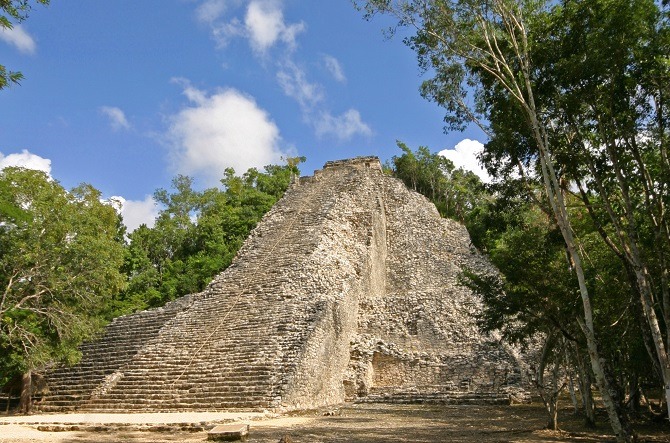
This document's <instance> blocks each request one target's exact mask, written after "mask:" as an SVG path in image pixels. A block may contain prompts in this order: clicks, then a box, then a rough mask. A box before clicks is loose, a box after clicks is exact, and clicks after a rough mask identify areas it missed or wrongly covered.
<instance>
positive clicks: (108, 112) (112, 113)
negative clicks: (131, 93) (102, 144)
mask: <svg viewBox="0 0 670 443" xmlns="http://www.w3.org/2000/svg"><path fill="white" fill-rule="evenodd" d="M100 112H101V113H102V114H103V115H105V116H107V118H109V123H110V125H112V129H114V130H115V131H118V130H120V129H130V123H128V119H127V118H126V114H124V113H123V111H122V110H121V109H119V108H116V107H114V106H101V107H100Z"/></svg>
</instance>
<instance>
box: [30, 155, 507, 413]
mask: <svg viewBox="0 0 670 443" xmlns="http://www.w3.org/2000/svg"><path fill="white" fill-rule="evenodd" d="M462 266H467V267H468V268H470V269H474V270H478V271H483V272H495V271H494V270H493V269H492V268H491V266H490V265H489V264H488V263H487V261H486V260H485V259H484V258H483V257H482V256H481V255H480V254H479V253H478V252H477V251H476V250H475V249H474V248H473V247H472V246H471V244H470V240H469V236H468V233H467V231H466V230H465V228H464V227H463V226H462V225H460V224H458V223H456V222H454V221H451V220H446V219H443V218H441V217H440V216H439V214H438V212H437V210H436V209H435V207H434V205H432V204H431V203H430V202H429V201H428V200H427V199H426V198H424V197H423V196H421V195H420V194H418V193H416V192H412V191H409V190H408V189H407V188H406V187H405V186H404V184H403V183H402V182H400V181H399V180H397V179H394V178H391V177H388V176H386V175H385V174H383V173H382V168H381V164H380V162H379V159H378V158H376V157H359V158H356V159H351V160H342V161H336V162H328V163H326V165H325V166H324V168H323V169H322V170H319V171H315V174H314V176H311V177H303V178H300V180H299V181H296V183H294V184H293V185H292V187H291V189H290V190H289V191H287V193H286V195H285V196H284V197H283V198H282V199H281V200H280V201H279V202H278V203H277V204H276V205H275V206H274V207H273V209H272V210H271V211H270V212H268V213H267V214H266V216H265V217H264V218H263V220H262V221H261V223H259V225H258V226H257V227H256V228H255V229H254V230H253V232H252V234H251V235H250V237H249V238H248V239H247V240H246V242H245V243H244V246H243V247H242V248H241V250H240V251H239V253H238V255H237V257H236V259H235V260H234V262H233V264H232V265H231V266H230V267H229V268H228V269H226V270H225V271H224V272H223V273H221V274H220V275H219V276H217V277H216V278H215V279H214V280H213V281H212V282H211V283H210V284H209V286H208V287H207V288H206V289H205V290H204V291H203V292H202V293H198V294H192V295H188V296H185V297H182V298H180V299H178V300H176V301H174V302H171V303H169V304H167V305H166V306H164V307H162V308H159V309H153V310H148V311H143V312H139V313H136V314H132V315H128V316H124V317H120V318H117V319H115V320H114V321H113V322H112V323H111V324H110V325H109V326H108V327H107V329H106V332H105V334H104V336H102V337H101V338H100V339H99V340H97V341H94V342H90V343H86V344H84V345H83V346H82V353H83V358H82V360H81V362H80V363H79V364H78V365H76V366H74V367H71V368H60V369H57V370H54V371H52V372H50V373H48V374H47V376H46V382H47V385H48V389H49V390H48V393H47V394H46V395H45V396H44V397H43V399H42V402H41V404H40V405H39V406H40V408H41V409H42V410H44V411H72V410H81V411H114V410H126V411H127V410H144V411H178V410H226V409H254V410H259V409H273V410H286V409H295V408H315V407H320V406H324V405H330V404H336V403H341V402H343V401H345V400H357V401H398V402H410V401H440V402H482V401H486V402H506V401H509V400H508V394H507V393H506V392H507V391H509V388H510V387H513V386H515V385H516V384H518V382H519V380H520V369H519V364H518V362H517V359H516V358H515V356H514V354H513V353H512V352H511V351H509V350H508V349H506V348H504V347H503V346H502V345H500V344H499V343H498V342H497V341H496V340H495V337H486V336H482V335H481V334H480V333H479V332H478V330H477V328H476V325H475V323H474V320H473V314H474V313H476V312H477V311H478V310H479V309H480V302H479V300H478V299H477V298H476V297H474V296H473V295H472V294H471V293H470V292H469V291H468V290H467V289H465V288H463V287H461V286H459V285H458V284H457V277H458V274H459V272H460V270H461V267H462Z"/></svg>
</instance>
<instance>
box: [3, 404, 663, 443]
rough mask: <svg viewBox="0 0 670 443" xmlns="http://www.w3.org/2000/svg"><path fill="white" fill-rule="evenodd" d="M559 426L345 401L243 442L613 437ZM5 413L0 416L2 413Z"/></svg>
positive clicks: (264, 427) (14, 430) (198, 435)
mask: <svg viewBox="0 0 670 443" xmlns="http://www.w3.org/2000/svg"><path fill="white" fill-rule="evenodd" d="M561 412H562V413H561V415H560V418H559V420H560V425H561V428H562V431H558V432H555V431H547V430H543V429H542V428H543V427H544V425H545V423H546V419H545V417H544V415H543V410H542V406H541V405H539V404H531V405H515V406H437V405H385V404H371V405H345V406H342V407H340V408H336V409H332V410H320V411H307V412H301V413H294V414H289V415H285V416H282V417H278V418H271V419H262V420H251V421H246V423H249V424H250V436H249V439H248V440H247V442H250V443H251V442H257V443H277V442H278V441H279V440H280V439H281V438H282V437H283V436H288V437H289V438H290V441H291V442H292V443H317V442H352V443H363V442H365V443H382V442H383V443H389V442H463V443H475V442H476V443H484V442H494V443H501V442H569V441H577V442H589V443H590V442H594V443H595V442H606V441H613V440H612V438H611V435H610V433H609V428H608V426H607V423H606V422H605V419H604V417H602V418H601V419H600V425H599V426H598V427H597V428H596V429H588V428H585V427H584V426H583V421H582V419H581V418H579V417H575V416H573V415H572V413H571V410H569V409H564V410H562V411H561ZM1 418H2V416H0V419H1ZM636 430H637V432H638V435H639V438H640V441H644V442H668V443H670V424H668V422H667V421H666V422H664V423H656V424H654V425H651V426H650V425H645V426H640V425H638V426H637V427H636ZM206 440H207V433H206V432H205V431H199V432H182V431H176V432H175V431H173V430H171V431H163V432H147V431H145V432H139V431H129V430H123V429H121V430H115V431H111V432H110V431H106V432H90V431H88V432H81V431H66V432H43V431H39V430H37V429H36V425H31V426H26V425H17V424H2V425H0V443H47V442H48V443H94V442H95V443H98V442H102V443H112V442H140V443H149V442H187V443H192V442H204V441H206Z"/></svg>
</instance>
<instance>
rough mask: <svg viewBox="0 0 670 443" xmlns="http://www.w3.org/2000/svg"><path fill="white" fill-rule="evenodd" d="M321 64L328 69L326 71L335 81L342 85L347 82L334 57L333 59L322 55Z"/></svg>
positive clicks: (330, 56) (340, 66)
mask: <svg viewBox="0 0 670 443" xmlns="http://www.w3.org/2000/svg"><path fill="white" fill-rule="evenodd" d="M323 62H324V64H325V66H326V69H328V71H329V72H330V74H331V75H332V76H333V78H334V79H335V80H337V81H338V82H340V83H344V82H346V81H347V77H345V75H344V70H343V69H342V65H341V64H340V62H339V61H338V60H337V59H336V58H335V57H333V56H332V55H324V56H323Z"/></svg>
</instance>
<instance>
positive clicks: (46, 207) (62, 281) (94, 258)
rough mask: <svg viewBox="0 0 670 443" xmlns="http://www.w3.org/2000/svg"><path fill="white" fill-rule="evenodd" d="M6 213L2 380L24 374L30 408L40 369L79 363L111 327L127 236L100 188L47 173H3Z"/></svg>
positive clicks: (0, 278) (0, 304) (0, 233)
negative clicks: (87, 345) (107, 314)
mask: <svg viewBox="0 0 670 443" xmlns="http://www.w3.org/2000/svg"><path fill="white" fill-rule="evenodd" d="M0 211H1V212H0V355H1V356H2V357H1V358H0V375H2V378H0V385H4V384H5V382H6V381H7V378H8V377H10V376H12V375H16V374H20V373H22V374H23V389H22V395H21V405H20V406H21V407H20V409H21V411H22V412H28V411H29V409H30V393H31V378H32V371H33V370H34V369H36V368H40V367H42V366H43V365H45V364H47V363H49V362H52V361H65V362H73V361H76V360H77V358H78V355H79V353H78V351H77V347H78V346H79V344H80V343H81V342H82V340H84V339H86V338H89V337H90V336H91V335H92V334H93V333H94V332H96V331H97V330H99V328H100V327H101V326H102V325H103V320H102V312H103V308H104V307H105V305H106V304H107V302H108V300H109V299H110V298H111V295H112V294H114V293H116V292H118V291H119V290H120V289H121V288H122V287H123V285H124V278H123V275H122V274H121V273H120V272H119V268H120V266H121V263H122V260H123V243H122V242H123V235H122V230H121V229H120V226H121V225H120V218H119V216H118V214H117V213H116V211H115V210H114V208H112V207H111V206H110V205H107V204H104V203H102V202H101V201H100V193H99V192H98V191H97V190H96V189H94V188H93V187H91V186H89V185H81V186H79V187H77V188H75V189H72V190H71V191H69V192H68V191H66V190H65V189H64V188H63V187H62V186H61V185H60V184H58V183H57V182H56V181H54V180H53V179H51V178H49V177H48V176H47V175H46V174H44V173H43V172H41V171H35V170H27V169H20V168H6V169H4V170H2V171H0Z"/></svg>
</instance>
